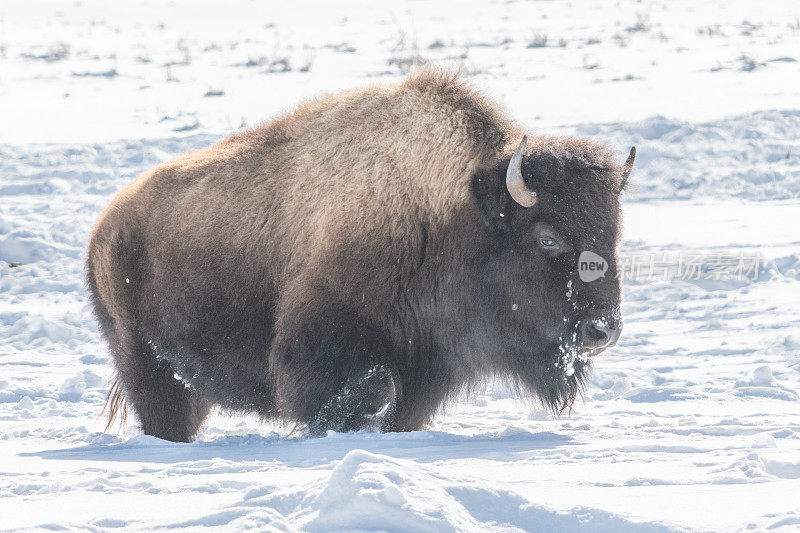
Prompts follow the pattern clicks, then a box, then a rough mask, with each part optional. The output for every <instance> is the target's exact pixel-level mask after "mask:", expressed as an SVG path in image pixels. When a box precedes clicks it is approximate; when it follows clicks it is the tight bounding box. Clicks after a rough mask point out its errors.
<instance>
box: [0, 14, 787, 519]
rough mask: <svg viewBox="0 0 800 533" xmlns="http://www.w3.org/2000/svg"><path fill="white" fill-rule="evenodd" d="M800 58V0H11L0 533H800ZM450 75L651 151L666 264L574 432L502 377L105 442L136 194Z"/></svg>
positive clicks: (643, 239)
mask: <svg viewBox="0 0 800 533" xmlns="http://www.w3.org/2000/svg"><path fill="white" fill-rule="evenodd" d="M798 60H800V5H798V4H797V2H795V1H784V2H765V3H756V2H751V1H747V2H744V1H732V2H702V3H701V2H688V1H666V0H661V1H653V2H648V1H641V2H629V1H627V0H620V1H613V2H609V1H601V2H591V3H590V2H571V3H561V2H522V1H516V2H514V1H511V2H505V1H503V2H478V1H469V2H459V3H457V4H456V3H452V2H448V3H440V4H437V3H429V2H420V1H410V0H396V1H394V2H391V3H387V4H381V3H377V2H371V3H366V2H347V3H341V2H336V3H334V2H330V3H320V4H311V3H307V2H294V3H291V4H286V3H271V4H268V3H260V2H250V1H245V0H230V1H227V2H224V3H217V4H211V3H207V2H199V1H194V2H188V1H184V0H181V1H173V2H170V3H164V2H155V1H140V2H136V3H125V4H121V3H115V2H105V1H101V0H81V1H79V2H55V1H53V2H45V1H40V2H30V1H27V2H26V1H19V0H3V1H2V2H0V530H17V529H28V528H36V527H40V528H46V529H59V528H63V529H87V530H92V531H103V530H114V529H119V528H127V529H153V528H183V527H190V528H194V529H196V530H209V529H220V530H229V529H232V528H242V529H243V528H260V529H270V528H272V529H275V530H284V531H285V530H294V529H299V530H310V531H341V530H359V531H364V530H388V531H453V530H459V531H461V530H463V531H491V530H497V531H515V530H526V531H576V530H585V531H609V532H616V531H637V532H638V531H674V530H678V531H680V530H692V531H694V530H699V531H706V530H709V531H710V530H741V529H755V530H761V529H769V528H774V529H778V530H780V529H781V528H783V529H785V530H796V529H800V497H798V496H800V327H799V326H800V318H798V317H800V198H798V196H800V63H798ZM426 61H435V62H439V63H442V64H445V65H451V66H456V67H461V68H463V70H464V72H465V75H466V76H467V77H468V78H469V79H471V80H473V81H474V82H475V83H476V84H478V85H479V86H481V87H483V88H485V89H486V91H487V92H488V93H490V94H491V95H493V96H494V97H495V98H497V99H498V100H500V101H501V102H502V103H503V104H504V105H505V106H506V107H507V108H508V109H509V110H510V111H511V112H512V113H513V114H514V116H516V117H518V118H519V119H520V120H521V121H522V122H524V123H525V124H527V125H528V127H529V128H530V129H531V131H546V132H553V133H559V134H577V135H583V136H591V137H595V138H599V139H604V140H606V141H608V142H609V143H611V144H612V146H614V147H615V148H616V149H618V150H619V153H620V158H624V153H625V151H626V149H627V148H628V147H629V146H630V145H632V144H635V145H636V146H637V148H638V150H639V156H638V157H637V162H636V170H635V173H634V186H633V187H632V188H631V190H630V191H629V192H628V193H626V197H625V228H624V242H623V244H622V250H621V252H622V256H623V258H627V260H629V261H631V262H635V261H644V262H643V263H642V265H643V266H644V269H643V273H640V275H639V276H638V278H637V279H628V280H626V281H625V283H624V307H623V313H624V317H625V323H626V326H625V331H624V333H623V337H622V339H621V342H620V345H619V346H618V347H617V348H614V349H612V350H611V351H610V352H608V353H606V354H604V355H603V356H601V358H599V360H597V362H596V372H595V375H594V378H593V380H592V384H591V386H590V388H589V389H588V391H587V393H586V395H585V398H584V401H580V400H579V401H578V403H576V405H575V408H574V409H573V411H572V413H571V416H566V415H565V416H563V417H562V418H558V419H554V418H553V417H552V416H551V415H549V414H548V413H546V412H544V411H542V410H541V409H540V408H539V407H538V406H537V405H535V404H533V403H530V402H526V401H525V400H521V399H516V398H513V397H511V396H510V395H509V392H508V390H507V389H506V388H505V387H503V386H502V384H492V385H490V386H488V387H487V388H486V390H485V391H483V393H482V394H480V395H479V396H477V397H469V398H463V399H462V400H461V401H459V402H457V403H456V404H455V405H452V406H450V407H449V408H448V409H446V410H445V411H444V412H443V413H442V414H441V415H440V416H439V417H438V418H437V419H436V421H435V422H434V424H433V426H432V427H431V429H430V431H424V432H414V433H407V434H388V435H380V434H370V433H357V434H330V435H329V436H327V437H325V438H321V439H309V438H306V437H304V436H303V435H302V433H300V432H295V433H292V432H291V431H290V428H286V427H281V426H276V425H270V424H262V423H260V422H259V421H258V420H256V419H254V418H252V417H246V416H239V415H230V414H228V413H220V412H216V413H214V414H213V416H212V417H211V418H210V419H209V420H208V422H207V423H206V425H205V426H204V428H203V429H202V431H201V434H200V438H199V441H198V442H196V443H193V444H173V443H167V442H164V441H159V440H157V439H153V438H150V437H145V436H142V435H141V434H140V433H139V431H138V429H137V428H136V427H135V425H130V426H129V427H128V429H127V432H121V433H119V434H117V433H112V434H105V433H103V431H102V430H103V427H104V425H105V423H104V420H103V417H102V416H101V411H102V409H103V400H104V396H105V392H106V390H107V387H108V380H109V378H110V377H111V374H112V369H111V366H110V360H109V356H108V353H107V350H106V347H105V346H104V345H103V343H102V342H101V339H100V336H99V334H98V330H97V327H96V325H95V323H94V321H93V319H92V316H91V312H90V308H89V306H88V303H87V299H86V293H85V290H84V287H83V282H82V257H83V254H84V249H85V246H86V242H87V236H88V231H89V228H90V227H91V224H92V223H93V222H94V220H95V219H96V218H97V216H98V215H99V213H100V211H101V210H102V208H103V207H104V206H105V205H106V204H107V203H108V201H109V200H110V198H111V197H112V196H113V195H114V193H115V191H117V190H118V189H119V188H120V187H121V186H122V185H123V184H125V183H126V182H128V181H129V180H131V179H132V178H133V177H134V176H136V175H137V174H138V173H139V172H141V171H143V170H145V169H147V168H149V167H151V166H152V165H154V164H156V163H158V162H160V161H164V160H166V159H169V158H171V157H174V156H176V155H179V154H181V153H183V152H184V151H186V150H189V149H193V148H199V147H204V146H207V145H209V144H212V143H214V142H216V141H217V140H219V139H220V138H221V136H222V135H223V134H225V133H227V132H231V131H234V130H236V129H238V128H240V127H243V126H246V125H252V124H255V123H257V122H258V121H260V120H263V119H266V118H268V117H269V116H271V115H273V114H275V113H277V112H279V111H281V110H285V109H288V108H291V107H292V106H293V105H296V104H297V102H299V101H300V100H302V99H303V98H306V97H310V96H313V95H315V94H318V93H319V92H321V91H335V90H338V89H341V88H345V87H352V86H358V85H363V84H367V83H372V82H376V81H391V80H396V79H399V78H400V77H401V76H402V74H403V73H404V72H405V71H406V70H407V69H408V68H410V67H412V66H413V65H415V64H418V63H421V62H426ZM665 258H666V259H667V260H668V261H671V262H672V263H677V262H678V260H684V259H694V260H696V263H697V264H698V265H699V270H698V272H697V274H698V277H699V278H700V279H689V278H692V276H680V275H678V274H680V272H677V273H676V272H672V271H668V272H667V273H666V274H664V273H663V272H661V271H660V270H658V268H657V267H658V265H659V262H663V261H664V260H665ZM720 258H735V260H736V261H738V266H743V267H745V268H743V272H742V274H743V275H739V276H738V277H737V278H736V279H724V278H723V279H714V278H715V277H719V276H715V272H719V271H718V270H715V268H718V267H719V266H720V262H719V259H720ZM649 259H653V261H654V263H653V265H652V266H651V265H649V264H647V261H648V260H649ZM12 265H14V266H12ZM653 268H655V269H656V270H655V271H653Z"/></svg>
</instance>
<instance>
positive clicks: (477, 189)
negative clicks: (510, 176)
mask: <svg viewBox="0 0 800 533" xmlns="http://www.w3.org/2000/svg"><path fill="white" fill-rule="evenodd" d="M506 166H507V165H498V166H497V167H494V168H488V169H481V170H478V171H477V172H476V173H475V175H474V176H472V195H473V197H474V198H475V202H476V204H477V206H478V209H479V210H480V211H481V213H482V214H483V217H484V220H485V221H486V223H487V224H488V225H489V226H490V227H491V228H493V229H498V230H500V231H508V228H509V227H510V223H511V218H512V217H513V215H514V211H515V207H516V206H515V203H514V200H513V199H512V198H511V195H510V194H509V193H508V189H507V188H506Z"/></svg>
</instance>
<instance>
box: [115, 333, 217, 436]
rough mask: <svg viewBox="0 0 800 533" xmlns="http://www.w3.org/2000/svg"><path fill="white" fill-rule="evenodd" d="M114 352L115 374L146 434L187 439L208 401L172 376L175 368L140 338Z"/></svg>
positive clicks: (197, 427) (194, 430)
mask: <svg viewBox="0 0 800 533" xmlns="http://www.w3.org/2000/svg"><path fill="white" fill-rule="evenodd" d="M126 344H127V345H126V346H122V347H120V349H119V350H118V353H116V354H115V356H116V357H115V359H116V363H117V377H118V379H119V381H120V383H121V384H122V387H123V390H124V391H125V398H126V399H127V400H128V402H129V403H130V404H131V406H132V407H133V409H134V411H135V412H136V415H137V417H138V419H139V421H140V423H141V425H142V431H143V432H144V433H145V434H146V435H153V436H155V437H158V438H160V439H165V440H171V441H176V442H191V440H192V439H193V438H194V436H195V435H196V434H197V430H198V429H200V425H201V424H202V423H203V420H204V419H205V418H206V416H207V415H208V411H209V409H210V407H211V404H210V402H208V401H207V400H206V399H205V398H203V397H201V396H200V395H199V394H198V393H197V391H195V390H193V389H191V388H188V387H186V386H185V385H184V383H183V382H181V381H179V380H178V379H176V378H175V370H174V369H173V368H172V366H171V365H170V364H169V363H168V362H167V361H164V360H159V359H157V358H156V357H155V354H154V352H153V350H152V348H151V347H150V346H148V345H146V344H145V343H143V342H140V341H132V342H130V343H126Z"/></svg>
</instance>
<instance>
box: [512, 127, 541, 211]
mask: <svg viewBox="0 0 800 533" xmlns="http://www.w3.org/2000/svg"><path fill="white" fill-rule="evenodd" d="M527 143H528V137H527V136H526V135H523V136H522V142H520V143H519V146H517V149H516V150H514V155H512V156H511V161H510V162H509V163H508V170H506V187H507V188H508V192H509V194H511V198H513V199H514V201H515V202H517V203H518V204H519V205H521V206H522V207H531V206H532V205H533V204H535V203H536V192H535V191H532V190H530V189H529V188H528V186H527V185H525V180H524V179H523V178H522V155H523V154H524V153H525V145H526V144H527Z"/></svg>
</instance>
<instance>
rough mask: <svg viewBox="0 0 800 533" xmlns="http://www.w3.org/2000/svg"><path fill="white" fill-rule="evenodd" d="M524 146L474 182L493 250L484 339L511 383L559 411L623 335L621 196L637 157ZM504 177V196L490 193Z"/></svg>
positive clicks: (580, 146) (571, 144) (559, 145)
mask: <svg viewBox="0 0 800 533" xmlns="http://www.w3.org/2000/svg"><path fill="white" fill-rule="evenodd" d="M525 143H526V140H525V139H523V141H522V143H521V144H520V146H519V148H517V151H516V152H515V154H514V156H513V157H511V160H510V161H509V162H508V163H507V166H506V167H505V169H503V168H502V167H503V165H501V166H500V168H498V169H494V170H492V171H487V172H486V173H483V174H480V173H479V174H478V175H477V176H476V179H475V180H474V181H473V186H474V192H475V196H476V198H477V199H478V203H479V205H480V206H481V208H482V210H483V211H484V214H485V216H486V217H487V221H488V222H489V224H488V227H489V228H490V233H491V236H490V238H489V239H488V241H489V242H491V243H493V244H492V245H491V248H492V251H491V252H490V253H489V254H488V256H489V258H490V259H489V261H488V262H487V263H486V266H485V272H484V279H485V283H486V285H485V287H484V288H483V291H484V293H485V294H487V295H489V296H488V298H485V299H484V300H483V301H484V305H485V306H486V307H485V310H486V313H485V316H486V317H487V318H486V320H487V322H489V323H488V324H486V326H487V327H486V329H485V334H486V335H487V336H490V337H492V338H491V340H490V341H489V343H490V344H491V345H493V346H497V347H498V348H499V349H498V350H497V352H496V353H497V355H496V357H499V358H501V359H502V360H503V361H504V363H505V364H506V365H508V366H507V370H508V372H507V373H508V375H512V376H517V377H518V378H517V379H518V380H519V381H521V384H522V385H524V386H526V387H527V388H529V389H532V391H533V392H535V393H536V394H537V395H538V396H539V397H540V398H541V399H542V400H543V401H544V403H545V404H547V405H549V406H551V407H552V408H554V409H558V408H561V407H563V406H565V405H567V404H570V403H571V402H572V401H573V400H574V398H575V395H576V394H577V392H578V390H579V389H580V387H581V386H582V384H583V382H584V380H585V379H586V377H587V376H588V372H589V370H590V367H591V357H592V356H594V355H597V354H599V353H601V352H602V351H603V350H605V349H606V348H608V347H610V346H613V345H615V344H616V342H617V340H618V339H619V336H620V333H621V331H622V317H621V314H620V282H619V279H618V276H617V254H616V247H617V241H618V238H619V225H620V208H619V194H620V191H621V189H622V188H623V187H624V184H625V181H626V179H627V177H628V175H629V173H630V170H631V168H632V166H633V157H634V154H635V151H634V150H632V151H631V156H630V157H629V158H628V161H627V162H626V163H625V164H624V165H622V166H619V165H614V164H613V163H611V162H610V159H609V155H608V153H607V151H606V150H605V149H603V148H602V147H600V146H598V145H595V144H593V143H591V142H589V141H583V140H574V139H572V140H563V141H558V140H553V139H549V142H548V143H547V144H546V145H542V146H534V147H532V150H531V151H530V153H528V154H527V155H525ZM501 171H504V172H503V173H504V174H505V176H504V177H505V187H503V188H502V189H500V188H499V187H497V186H494V187H493V186H492V183H496V182H497V181H498V174H499V173H500V172H501ZM490 324H491V325H490Z"/></svg>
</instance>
